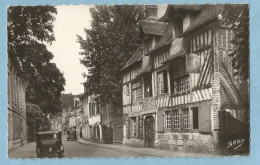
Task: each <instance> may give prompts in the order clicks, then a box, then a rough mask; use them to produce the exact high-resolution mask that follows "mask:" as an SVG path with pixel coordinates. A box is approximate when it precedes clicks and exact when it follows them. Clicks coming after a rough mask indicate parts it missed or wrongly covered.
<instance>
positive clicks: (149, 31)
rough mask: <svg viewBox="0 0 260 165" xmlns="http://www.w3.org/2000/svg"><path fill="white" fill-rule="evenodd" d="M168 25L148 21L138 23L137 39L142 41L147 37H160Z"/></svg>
mask: <svg viewBox="0 0 260 165" xmlns="http://www.w3.org/2000/svg"><path fill="white" fill-rule="evenodd" d="M167 25H168V23H165V22H155V21H148V20H141V21H139V34H138V36H139V38H140V39H144V38H145V37H146V36H147V35H156V36H162V35H163V33H164V31H165V30H166V27H167Z"/></svg>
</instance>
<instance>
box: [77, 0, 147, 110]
mask: <svg viewBox="0 0 260 165" xmlns="http://www.w3.org/2000/svg"><path fill="white" fill-rule="evenodd" d="M90 13H91V16H92V22H91V25H92V29H85V33H86V39H83V38H82V37H81V36H78V42H79V43H80V46H81V49H82V52H81V53H80V54H81V55H83V57H84V58H83V59H82V61H81V63H82V64H83V65H84V66H86V67H87V68H88V69H89V70H88V73H89V74H88V75H87V80H86V82H85V83H84V85H85V89H86V91H85V92H86V93H87V94H88V95H91V94H100V97H99V98H98V99H99V100H101V102H102V103H111V104H112V106H114V107H117V108H120V107H121V106H122V100H121V99H122V96H121V94H122V89H121V88H122V82H121V77H120V75H119V74H118V73H119V71H120V69H121V68H122V67H123V66H124V65H125V63H126V61H127V60H128V59H129V58H130V57H131V55H132V53H133V52H134V51H135V50H136V48H137V46H138V43H139V41H138V40H137V35H136V34H137V31H138V21H139V20H140V19H142V17H143V7H142V6H136V5H132V6H129V5H122V6H119V5H114V6H105V5H102V6H95V8H92V9H91V10H90ZM113 109H114V108H113ZM115 109H116V108H115Z"/></svg>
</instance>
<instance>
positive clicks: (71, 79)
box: [47, 5, 92, 95]
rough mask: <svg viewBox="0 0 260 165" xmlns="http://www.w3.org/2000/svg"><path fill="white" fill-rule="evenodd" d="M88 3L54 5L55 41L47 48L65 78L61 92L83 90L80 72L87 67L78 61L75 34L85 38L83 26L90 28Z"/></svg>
mask: <svg viewBox="0 0 260 165" xmlns="http://www.w3.org/2000/svg"><path fill="white" fill-rule="evenodd" d="M91 7H92V6H89V5H78V6H73V5H61V6H56V8H57V15H56V20H55V22H54V28H53V30H54V35H55V39H56V40H55V41H54V42H53V43H52V45H48V46H47V48H48V50H49V51H51V52H52V53H53V55H54V58H53V61H52V62H54V63H56V65H57V67H58V68H59V69H60V71H61V72H62V73H63V74H64V77H65V79H66V85H65V91H63V93H72V94H74V95H75V94H80V93H83V92H84V87H83V85H82V84H81V83H83V82H84V81H85V80H84V78H83V76H82V73H83V72H85V73H87V68H86V67H84V66H83V65H82V64H81V63H80V58H82V56H81V55H79V52H80V51H81V50H80V44H79V43H77V42H76V41H77V37H76V35H77V34H78V35H80V36H82V37H83V38H85V32H84V28H87V29H90V28H91V27H90V21H91V16H90V12H89V9H90V8H91Z"/></svg>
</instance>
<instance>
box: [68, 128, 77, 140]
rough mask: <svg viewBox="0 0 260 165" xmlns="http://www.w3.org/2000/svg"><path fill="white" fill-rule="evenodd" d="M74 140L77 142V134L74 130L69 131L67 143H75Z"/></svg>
mask: <svg viewBox="0 0 260 165" xmlns="http://www.w3.org/2000/svg"><path fill="white" fill-rule="evenodd" d="M73 140H75V141H76V140H77V132H76V131H74V130H69V131H68V132H67V141H73Z"/></svg>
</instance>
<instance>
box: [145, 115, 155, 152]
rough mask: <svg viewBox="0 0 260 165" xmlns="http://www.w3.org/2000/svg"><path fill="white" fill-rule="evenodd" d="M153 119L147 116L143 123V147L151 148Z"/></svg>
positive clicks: (153, 136)
mask: <svg viewBox="0 0 260 165" xmlns="http://www.w3.org/2000/svg"><path fill="white" fill-rule="evenodd" d="M154 127H155V126H154V118H153V116H147V117H146V118H145V122H144V129H145V147H148V148H153V147H154V139H155V133H154V132H155V129H154Z"/></svg>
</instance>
